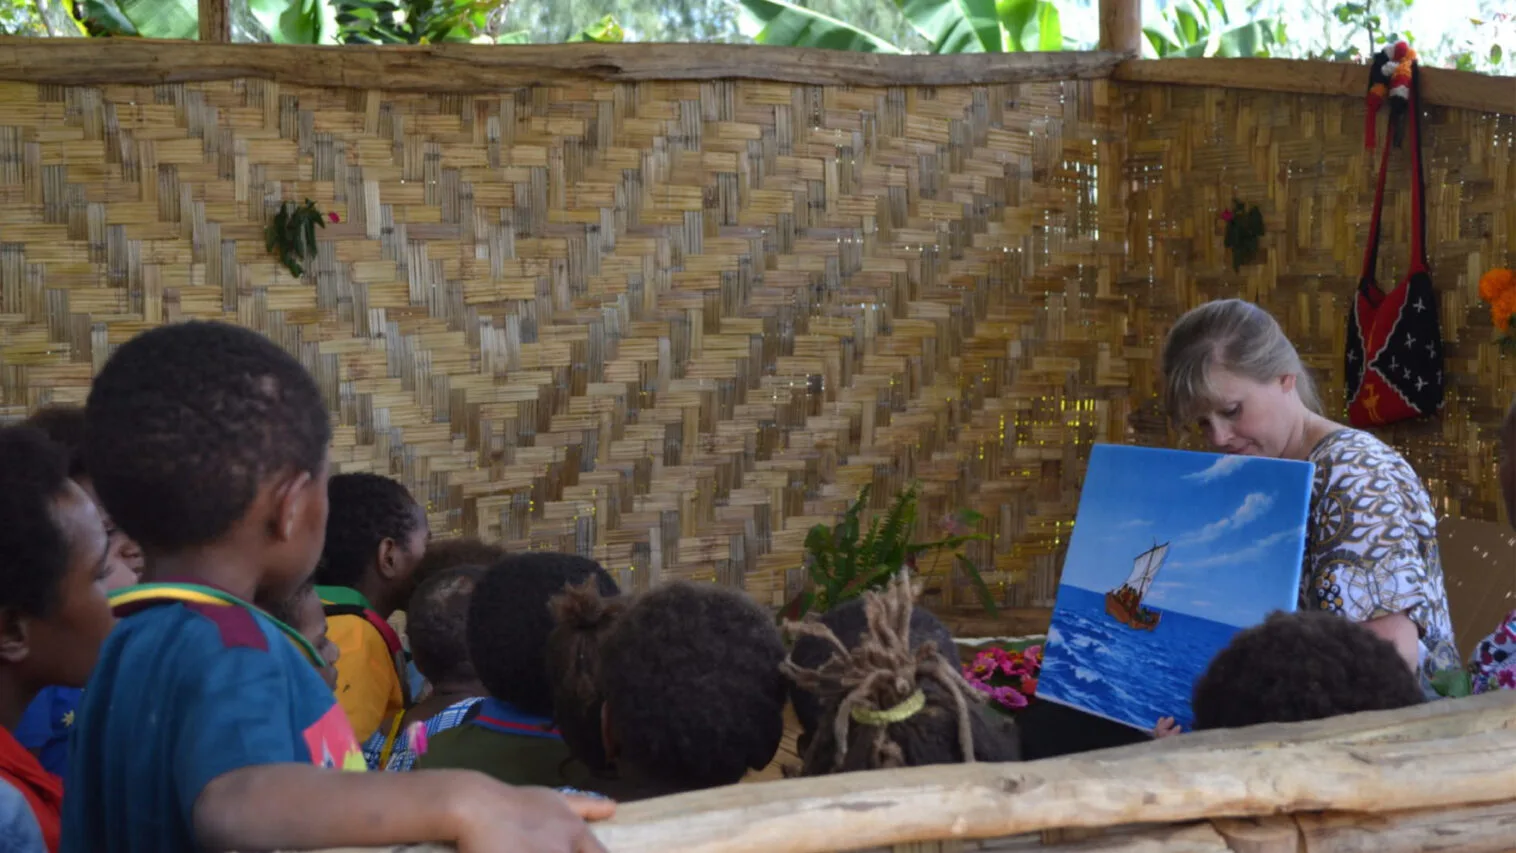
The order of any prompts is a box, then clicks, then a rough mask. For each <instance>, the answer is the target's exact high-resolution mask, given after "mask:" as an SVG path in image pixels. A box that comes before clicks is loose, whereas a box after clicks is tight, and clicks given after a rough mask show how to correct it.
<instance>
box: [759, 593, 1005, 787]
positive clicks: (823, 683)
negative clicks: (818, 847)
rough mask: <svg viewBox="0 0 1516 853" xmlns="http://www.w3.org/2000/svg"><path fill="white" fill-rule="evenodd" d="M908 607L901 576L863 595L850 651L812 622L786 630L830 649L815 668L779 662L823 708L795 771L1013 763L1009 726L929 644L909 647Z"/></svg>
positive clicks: (810, 773)
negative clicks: (859, 627) (863, 624)
mask: <svg viewBox="0 0 1516 853" xmlns="http://www.w3.org/2000/svg"><path fill="white" fill-rule="evenodd" d="M914 603H915V592H914V590H912V588H911V584H910V581H909V579H908V578H906V577H905V575H903V574H902V575H901V576H899V577H897V578H896V579H895V580H893V581H891V582H890V585H889V587H888V588H887V589H885V590H884V591H882V592H868V593H865V594H864V596H863V604H862V607H863V610H864V615H865V617H866V620H867V624H868V629H867V631H865V632H864V633H863V634H862V635H861V636H860V637H859V638H858V639H857V641H856V642H855V643H854V644H853V645H852V646H848V645H845V644H843V642H842V641H841V640H840V639H838V637H837V636H836V635H835V634H834V633H832V630H831V629H830V628H828V627H827V626H826V625H825V624H823V623H822V622H821V621H820V620H811V621H808V622H804V623H801V624H800V625H798V626H796V628H797V630H799V631H800V632H801V633H802V636H805V635H809V636H812V637H816V638H819V639H821V640H823V641H825V642H826V643H827V644H828V645H830V646H831V648H832V650H833V654H832V656H831V659H830V660H828V661H827V662H826V663H825V664H823V665H821V666H820V667H816V668H812V669H807V668H805V667H804V666H802V665H800V664H799V663H798V662H797V661H795V660H794V659H791V660H788V661H785V665H784V672H785V674H786V675H788V676H789V677H790V678H792V679H793V680H794V682H795V684H796V685H797V686H798V687H799V688H800V689H802V690H806V691H810V692H811V693H813V694H815V695H816V696H818V697H819V698H820V700H821V703H822V707H823V708H824V711H823V712H822V714H821V717H820V719H819V721H818V724H817V727H816V730H815V737H814V738H813V740H812V741H811V744H810V747H809V749H807V750H806V752H805V754H804V755H803V756H802V757H803V759H804V762H805V764H804V766H803V768H802V769H801V773H802V775H806V776H821V775H825V774H828V773H846V772H850V771H854V770H874V769H878V768H881V767H919V766H922V765H927V764H958V763H971V762H974V761H1015V760H1017V759H1018V758H1020V743H1019V739H1018V737H1017V733H1016V727H1015V726H1014V725H1013V724H1012V723H1011V722H1010V721H1009V720H1003V719H999V718H995V717H993V716H991V713H992V712H989V711H987V710H985V709H984V706H983V696H982V695H981V694H980V693H979V691H977V690H975V689H974V688H973V686H971V685H970V684H969V683H968V681H966V680H965V679H964V677H963V675H962V673H961V672H960V671H959V667H958V663H957V661H956V659H950V658H948V657H945V656H944V655H943V654H942V653H941V652H940V651H939V650H938V648H937V643H936V642H931V641H928V642H923V643H921V644H920V645H913V644H912V642H911V621H912V619H911V612H912V610H913V608H914ZM952 648H953V647H952V646H951V645H950V646H949V654H952V651H951V649H952ZM796 650H797V651H799V650H800V645H799V643H798V642H797V644H796Z"/></svg>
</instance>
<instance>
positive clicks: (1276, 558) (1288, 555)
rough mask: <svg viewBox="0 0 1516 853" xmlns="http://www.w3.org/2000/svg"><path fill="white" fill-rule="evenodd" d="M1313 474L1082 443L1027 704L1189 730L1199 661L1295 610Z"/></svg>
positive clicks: (1287, 466)
mask: <svg viewBox="0 0 1516 853" xmlns="http://www.w3.org/2000/svg"><path fill="white" fill-rule="evenodd" d="M1311 476H1312V466H1311V464H1310V463H1308V462H1294V461H1288V460H1280V459H1260V458H1256V457H1248V456H1218V455H1215V454H1211V453H1192V452H1188V451H1182V450H1161V449H1153V448H1145V447H1126V446H1120V445H1097V446H1096V447H1094V448H1093V450H1092V451H1091V454H1090V465H1089V470H1088V471H1087V473H1086V474H1085V479H1084V488H1083V490H1082V494H1081V496H1080V499H1079V512H1078V515H1077V516H1076V517H1075V521H1074V535H1073V538H1072V540H1071V541H1070V542H1069V551H1068V557H1067V559H1066V561H1065V562H1064V566H1063V575H1062V577H1061V579H1060V581H1059V586H1058V598H1057V602H1056V603H1055V604H1054V606H1053V620H1052V626H1051V627H1050V628H1049V630H1048V641H1047V647H1046V650H1045V652H1044V654H1045V660H1044V662H1043V669H1042V678H1041V680H1040V681H1039V684H1038V688H1037V695H1038V696H1039V697H1040V698H1042V699H1046V700H1050V701H1053V702H1057V703H1060V704H1064V705H1070V706H1072V707H1075V708H1078V709H1080V710H1083V711H1088V712H1090V713H1092V714H1096V715H1098V716H1101V717H1105V718H1107V719H1111V720H1115V721H1117V722H1120V723H1125V724H1126V725H1129V726H1134V727H1136V728H1140V729H1151V728H1152V727H1153V726H1154V725H1155V724H1156V723H1157V721H1158V720H1159V719H1160V718H1161V717H1174V718H1175V720H1176V721H1177V722H1178V723H1179V724H1180V726H1182V727H1183V728H1185V729H1186V730H1188V729H1190V728H1191V727H1192V723H1193V717H1192V715H1191V712H1190V693H1191V691H1192V690H1193V688H1194V685H1195V682H1196V680H1197V679H1199V677H1200V675H1201V673H1202V672H1204V671H1205V668H1206V666H1207V665H1208V664H1209V663H1210V661H1211V658H1213V657H1214V656H1215V655H1216V653H1217V652H1219V651H1221V649H1222V648H1223V647H1224V646H1226V644H1227V643H1228V642H1229V641H1230V640H1231V638H1232V637H1233V636H1234V635H1235V634H1236V633H1237V632H1238V631H1240V630H1242V629H1243V628H1246V627H1249V626H1252V625H1256V624H1258V623H1260V622H1262V621H1263V620H1264V618H1265V617H1266V616H1268V615H1269V614H1270V613H1272V612H1274V611H1276V610H1294V609H1295V605H1296V602H1297V599H1298V596H1299V592H1300V571H1301V558H1302V555H1303V554H1304V553H1305V536H1306V517H1307V511H1308V508H1309V504H1310V497H1311Z"/></svg>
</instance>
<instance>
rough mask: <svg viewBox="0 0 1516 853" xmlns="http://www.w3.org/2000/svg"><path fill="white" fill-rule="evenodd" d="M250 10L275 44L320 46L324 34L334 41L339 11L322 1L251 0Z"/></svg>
mask: <svg viewBox="0 0 1516 853" xmlns="http://www.w3.org/2000/svg"><path fill="white" fill-rule="evenodd" d="M247 8H248V11H249V12H251V13H252V15H253V18H254V19H255V20H257V22H258V25H259V26H261V27H263V29H264V31H265V32H267V33H268V34H269V38H270V39H272V40H273V42H274V43H275V44H321V43H322V36H323V34H324V35H325V36H326V37H327V41H328V43H330V42H332V41H335V36H336V32H337V26H336V9H334V8H332V7H331V6H330V5H329V4H327V3H325V2H323V0H248V4H247ZM329 16H330V17H331V25H330V26H327V18H328V17H329Z"/></svg>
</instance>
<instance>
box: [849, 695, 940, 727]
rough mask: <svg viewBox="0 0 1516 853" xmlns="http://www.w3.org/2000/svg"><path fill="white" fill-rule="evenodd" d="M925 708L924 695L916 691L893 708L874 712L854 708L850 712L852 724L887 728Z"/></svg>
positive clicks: (872, 710)
mask: <svg viewBox="0 0 1516 853" xmlns="http://www.w3.org/2000/svg"><path fill="white" fill-rule="evenodd" d="M925 707H926V694H925V693H922V692H921V691H920V690H917V691H916V692H915V693H912V694H911V695H910V697H909V698H907V699H906V700H905V701H904V702H901V703H900V704H899V705H896V706H895V707H893V708H886V709H884V710H875V709H873V708H863V707H855V708H854V709H853V711H852V717H853V722H855V723H862V724H863V725H865V726H887V725H889V724H891V723H902V722H905V721H906V720H909V719H910V718H912V717H914V716H916V714H918V713H920V711H921V709H922V708H925Z"/></svg>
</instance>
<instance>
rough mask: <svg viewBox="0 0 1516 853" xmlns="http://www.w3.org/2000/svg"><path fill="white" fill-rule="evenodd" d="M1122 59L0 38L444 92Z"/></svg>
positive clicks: (147, 81) (175, 69) (208, 74)
mask: <svg viewBox="0 0 1516 853" xmlns="http://www.w3.org/2000/svg"><path fill="white" fill-rule="evenodd" d="M1122 58H1123V57H1122V56H1121V55H1120V54H1116V53H1109V52H1100V51H1089V52H1074V51H1068V52H1056V53H1002V54H986V53H977V54H958V55H949V56H903V55H890V54H877V53H852V52H846V51H836V50H813V49H806V48H784V47H765V46H761V45H736V44H568V45H474V44H436V45H418V46H409V45H404V46H400V45H383V46H380V45H345V46H341V47H305V46H291V45H272V44H217V45H209V44H198V43H195V42H183V41H154V40H148V39H35V38H0V79H4V80H15V81H22V82H30V83H56V84H66V85H83V86H92V85H102V84H110V83H128V84H139V85H153V84H158V83H188V82H203V81H208V80H229V79H235V78H238V77H255V78H262V79H269V80H275V81H278V82H281V83H291V84H296V85H304V86H336V87H348V88H355V89H385V90H389V91H399V92H450V93H465V92H488V91H490V90H492V89H499V88H502V87H508V86H530V85H535V84H545V83H558V82H563V81H566V80H574V79H584V78H593V79H599V80H605V81H610V82H633V81H639V80H719V79H751V80H773V81H776V82H781V83H791V84H800V85H814V86H964V85H973V84H982V83H1023V82H1035V81H1050V80H1085V79H1100V78H1106V77H1109V76H1110V74H1111V70H1112V69H1114V68H1115V67H1116V65H1117V63H1118V62H1120V61H1121V59H1122Z"/></svg>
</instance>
